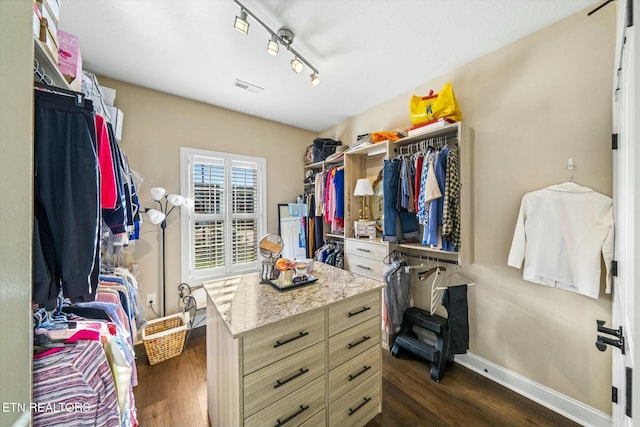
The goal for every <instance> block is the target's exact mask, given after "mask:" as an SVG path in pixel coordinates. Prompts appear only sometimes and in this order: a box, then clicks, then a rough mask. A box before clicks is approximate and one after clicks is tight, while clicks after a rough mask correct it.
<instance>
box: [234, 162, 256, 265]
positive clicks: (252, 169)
mask: <svg viewBox="0 0 640 427" xmlns="http://www.w3.org/2000/svg"><path fill="white" fill-rule="evenodd" d="M257 205H258V170H257V166H256V165H255V164H251V163H247V162H239V161H232V162H231V211H232V214H231V217H232V226H231V228H232V230H233V241H232V247H233V261H232V262H233V264H246V263H254V262H256V261H257V259H258V235H257V231H258V230H257V210H256V208H257Z"/></svg>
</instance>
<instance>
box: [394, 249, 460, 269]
mask: <svg viewBox="0 0 640 427" xmlns="http://www.w3.org/2000/svg"><path fill="white" fill-rule="evenodd" d="M396 256H398V257H400V256H402V257H406V258H416V259H421V260H424V261H433V262H442V263H445V264H453V265H458V261H455V260H451V259H443V258H438V257H434V256H431V255H415V254H410V253H407V252H403V251H399V250H397V249H394V250H393V251H392V252H391V253H390V254H389V255H387V256H386V257H384V260H383V262H384V263H385V264H389V261H390V260H391V259H393V258H395V257H396Z"/></svg>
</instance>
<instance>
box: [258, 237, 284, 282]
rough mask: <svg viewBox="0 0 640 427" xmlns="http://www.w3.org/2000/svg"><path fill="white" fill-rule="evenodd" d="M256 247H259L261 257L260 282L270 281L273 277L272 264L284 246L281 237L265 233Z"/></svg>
mask: <svg viewBox="0 0 640 427" xmlns="http://www.w3.org/2000/svg"><path fill="white" fill-rule="evenodd" d="M258 247H259V249H260V254H261V255H262V257H263V260H262V273H261V275H260V279H261V280H260V283H271V280H273V279H274V269H273V266H274V265H275V263H276V260H278V257H279V256H280V254H281V253H282V249H283V248H284V243H283V242H282V237H280V236H279V235H277V234H267V235H265V236H264V237H263V238H262V239H260V244H259V246H258Z"/></svg>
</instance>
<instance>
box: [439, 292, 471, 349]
mask: <svg viewBox="0 0 640 427" xmlns="http://www.w3.org/2000/svg"><path fill="white" fill-rule="evenodd" d="M442 305H444V308H446V309H447V324H448V326H449V331H450V333H451V347H450V352H451V354H464V353H466V352H467V350H468V349H469V306H468V302H467V285H461V286H451V287H449V288H447V289H446V290H445V291H444V295H442Z"/></svg>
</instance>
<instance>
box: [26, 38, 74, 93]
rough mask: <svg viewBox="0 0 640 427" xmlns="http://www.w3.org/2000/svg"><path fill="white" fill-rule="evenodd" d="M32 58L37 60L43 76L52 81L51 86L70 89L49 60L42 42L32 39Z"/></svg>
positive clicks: (51, 60)
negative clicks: (43, 73)
mask: <svg viewBox="0 0 640 427" xmlns="http://www.w3.org/2000/svg"><path fill="white" fill-rule="evenodd" d="M33 56H34V58H35V59H37V60H38V64H40V67H41V68H42V69H43V70H44V72H45V74H46V75H47V76H49V77H50V78H51V80H52V81H53V86H57V87H60V88H63V89H70V87H69V84H68V83H67V80H66V79H65V78H64V76H63V75H62V73H61V72H60V69H59V68H58V65H57V64H56V63H55V62H54V61H53V59H51V56H50V55H49V53H48V51H47V47H46V46H45V45H44V43H43V42H41V41H40V40H38V39H37V38H36V37H35V36H34V37H33Z"/></svg>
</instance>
